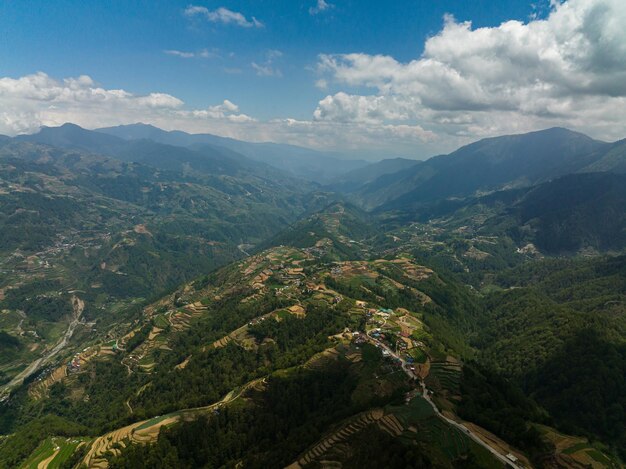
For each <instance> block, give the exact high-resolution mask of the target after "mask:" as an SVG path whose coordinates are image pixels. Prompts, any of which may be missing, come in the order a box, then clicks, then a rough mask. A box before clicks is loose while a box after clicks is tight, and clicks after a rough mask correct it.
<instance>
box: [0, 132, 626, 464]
mask: <svg viewBox="0 0 626 469" xmlns="http://www.w3.org/2000/svg"><path fill="white" fill-rule="evenodd" d="M337 156H338V155H333V154H323V153H319V152H315V151H312V150H306V149H302V148H295V147H290V146H285V145H274V144H251V143H246V142H239V141H236V140H230V139H222V138H219V137H215V136H211V135H192V134H187V133H184V132H165V131H162V130H160V129H157V128H155V127H152V126H145V125H143V124H138V125H131V126H120V127H114V128H108V129H99V130H96V131H93V130H86V129H83V128H81V127H79V126H76V125H73V124H65V125H63V126H61V127H55V128H52V127H47V128H42V129H41V131H40V132H38V133H35V134H32V135H21V136H18V137H14V138H2V139H0V233H1V235H0V237H1V238H0V241H1V243H0V254H1V255H2V262H1V264H0V270H1V273H2V277H0V309H1V310H2V316H0V326H1V327H2V333H1V334H0V351H1V352H2V354H1V358H0V373H1V374H0V382H1V385H2V394H3V396H4V397H3V401H2V403H0V429H1V430H2V432H3V433H4V434H6V435H7V436H6V437H5V438H3V439H2V441H0V467H17V466H20V465H22V464H25V465H29V464H34V463H35V462H36V463H37V464H39V462H41V460H43V459H45V458H43V456H44V455H46V457H52V458H53V459H54V458H56V457H57V456H58V455H56V456H55V455H53V452H54V448H55V446H53V445H60V447H63V448H64V453H62V457H61V456H58V457H59V458H60V459H59V460H58V461H61V459H62V461H61V462H62V463H63V464H66V466H65V467H79V465H80V464H81V463H84V464H86V465H87V467H104V466H110V467H141V466H142V464H144V462H145V461H152V462H151V463H150V464H152V465H155V467H160V466H159V464H162V463H161V462H159V461H164V460H167V461H169V463H168V464H170V466H169V467H186V466H185V465H187V466H189V465H191V466H193V465H194V464H196V465H197V464H205V465H216V466H221V465H228V464H231V463H232V464H234V463H235V462H236V461H246V462H247V464H249V465H252V466H254V465H255V464H257V465H260V467H283V466H285V465H288V464H291V463H293V462H294V461H296V462H297V464H299V465H300V466H304V467H307V465H310V467H314V466H315V465H316V464H321V463H322V462H323V461H333V464H335V465H342V467H343V466H345V467H353V466H351V465H353V464H357V463H356V462H355V461H357V460H358V461H359V462H358V464H361V466H362V465H363V464H366V463H363V462H362V459H359V458H361V456H358V457H357V455H365V454H369V453H368V451H369V450H368V448H369V447H370V446H371V445H373V444H376V445H378V444H379V443H380V446H376V448H377V450H376V455H374V456H371V458H377V457H380V458H383V459H385V460H393V458H397V457H399V456H398V455H401V457H402V461H405V460H406V461H412V463H414V464H418V462H419V464H418V465H419V466H420V467H421V466H428V465H431V466H433V467H446V468H452V467H458V466H459V465H461V464H468V465H469V467H496V466H497V465H498V464H500V465H501V464H502V463H503V461H511V462H512V461H513V460H512V459H508V460H507V459H506V458H507V457H508V456H507V453H508V454H510V455H513V456H514V458H516V459H515V460H517V461H518V463H519V465H516V466H515V467H521V464H523V465H525V466H532V467H555V466H554V465H553V464H554V462H555V461H556V462H557V463H558V464H560V465H561V466H565V467H578V466H577V465H584V464H587V463H589V461H602V464H603V466H602V467H619V466H620V465H621V459H620V458H623V457H624V455H625V454H626V440H625V437H626V434H625V433H624V431H623V429H624V427H625V425H624V424H625V422H626V421H625V420H624V418H623V415H625V414H624V413H623V412H622V410H623V409H625V408H626V402H624V401H623V396H624V394H625V391H626V390H625V389H624V384H623V383H624V382H625V380H624V378H625V377H626V349H625V348H624V340H623V337H624V336H625V334H626V309H625V308H626V277H624V272H625V271H624V268H623V267H624V253H625V252H626V143H625V142H624V141H618V142H614V143H606V142H601V141H597V140H594V139H591V138H589V137H587V136H585V135H583V134H580V133H577V132H572V131H569V130H567V129H563V128H551V129H547V130H542V131H537V132H532V133H528V134H522V135H512V136H502V137H495V138H489V139H485V140H481V141H478V142H475V143H473V144H470V145H467V146H464V147H462V148H460V149H458V150H456V151H455V152H453V153H451V154H449V155H439V156H435V157H433V158H430V159H428V160H425V161H414V160H408V159H402V158H390V159H386V160H381V161H379V162H375V163H367V162H365V161H358V160H344V159H339V158H338V157H337ZM287 162H288V164H287ZM347 330H349V331H350V332H349V333H348V332H346V331H347ZM401 344H404V345H401ZM386 347H387V348H386ZM396 350H397V351H396ZM566 357H567V358H566ZM572 363H575V364H578V365H579V366H580V368H579V369H578V371H577V372H576V373H570V371H569V370H570V369H571V368H572V366H571V364H572ZM601 363H603V365H602V366H600V364H601ZM411 366H413V368H411ZM599 383H604V384H602V386H605V388H606V389H603V392H602V393H600V394H599V393H598V392H599V391H598V386H600V384H599ZM607 383H608V384H607ZM422 385H423V386H425V389H428V391H426V392H425V393H424V391H423V389H422V387H421V386H422ZM112 389H114V391H111V390H112ZM485 396H487V398H485ZM561 399H562V400H561ZM567 406H569V407H567ZM303 409H304V410H303ZM439 412H445V414H439ZM294 415H299V416H300V415H304V416H305V417H304V418H300V417H299V420H297V421H296V420H294V419H293V418H292V416H294ZM441 415H444V416H450V418H451V421H452V422H454V421H458V422H461V424H459V425H464V426H461V427H457V426H455V424H453V423H451V421H449V420H446V419H445V418H442V417H441ZM446 418H448V417H446ZM163 422H166V423H163ZM128 425H131V426H132V429H129V427H127V426H128ZM274 426H276V429H274ZM166 427H167V429H166ZM278 427H280V428H288V429H290V431H289V432H287V433H281V432H280V431H278V430H277V429H278ZM245 428H247V429H248V431H244V429H245ZM268 429H269V430H268ZM414 429H417V431H414ZM274 430H276V431H274ZM268 431H269V434H271V435H272V436H271V438H270V437H267V435H268ZM160 432H161V435H162V436H161V437H159V438H157V436H158V435H159V433H160ZM486 432H490V433H486ZM242 434H245V435H247V436H246V437H245V438H246V440H245V441H246V445H243V446H241V445H240V443H241V440H240V438H242V437H235V436H233V435H242ZM201 435H212V437H211V441H218V440H219V443H218V444H212V445H208V446H207V441H206V440H204V439H203V438H204V437H202V436H201ZM217 435H222V437H220V438H222V439H219V438H218V437H217ZM223 435H230V436H223ZM480 435H482V438H483V439H482V440H481V436H480ZM485 435H491V436H490V437H489V438H486V437H485ZM214 437H215V438H214ZM268 438H270V439H269V440H268ZM494 441H496V442H497V443H495V444H494ZM81 442H84V443H82V444H81ZM140 442H141V443H142V444H137V443H140ZM373 442H377V443H373ZM381 442H384V444H382V443H381ZM144 444H146V445H145V446H144ZM172 448H176V449H175V450H174V449H172ZM502 448H505V450H503V449H502ZM492 450H493V451H492ZM494 451H495V453H494ZM59 454H61V453H59ZM163 455H165V456H163ZM164 458H167V459H164ZM355 458H356V459H355ZM594 458H595V459H594ZM142 461H143V462H142ZM192 461H195V462H192ZM197 461H201V463H197ZM398 461H399V460H398ZM520 461H522V462H520ZM518 463H515V464H518ZM146 464H147V463H146ZM358 464H357V465H358ZM381 464H382V462H381ZM394 464H395V463H394ZM398 464H399V466H398V467H404V466H403V465H402V464H403V463H401V462H398ZM144 465H145V464H144ZM409 465H410V464H409ZM366 466H367V464H366ZM337 467H339V466H337ZM394 467H395V466H394ZM557 467H558V466H557Z"/></svg>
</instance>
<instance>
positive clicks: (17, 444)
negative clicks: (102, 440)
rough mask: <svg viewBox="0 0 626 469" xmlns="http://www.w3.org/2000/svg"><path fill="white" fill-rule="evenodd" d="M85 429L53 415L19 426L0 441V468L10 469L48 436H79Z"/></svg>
mask: <svg viewBox="0 0 626 469" xmlns="http://www.w3.org/2000/svg"><path fill="white" fill-rule="evenodd" d="M84 431H85V428H84V427H82V426H80V425H77V424H75V423H73V422H71V421H69V420H67V419H64V418H61V417H57V416H55V415H44V416H42V417H38V418H36V419H34V420H31V421H30V422H28V423H25V424H24V425H22V426H20V428H19V429H18V430H17V431H16V432H15V433H13V434H12V435H9V436H7V437H6V438H3V439H2V440H0V468H7V469H12V468H15V467H18V466H19V463H20V462H21V461H22V460H23V459H24V458H26V457H28V455H30V454H31V453H32V452H33V451H34V450H35V448H37V446H38V445H39V443H40V442H41V440H43V439H45V438H46V437H48V436H52V435H59V436H71V435H77V434H81V433H83V432H84Z"/></svg>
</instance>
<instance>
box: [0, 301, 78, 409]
mask: <svg viewBox="0 0 626 469" xmlns="http://www.w3.org/2000/svg"><path fill="white" fill-rule="evenodd" d="M72 305H73V307H74V315H73V318H72V320H71V321H70V324H69V326H68V327H67V330H66V331H65V334H63V337H62V338H61V340H59V342H57V344H56V345H55V346H54V347H53V348H52V349H51V350H50V351H49V352H47V353H46V354H45V355H44V356H43V357H40V358H38V359H37V360H35V361H33V362H31V363H30V364H29V365H28V367H26V369H25V370H23V371H22V372H21V373H19V374H18V375H16V376H15V377H14V378H13V379H12V380H11V381H10V382H9V383H7V384H5V385H4V386H2V387H0V396H5V397H6V396H7V395H8V394H9V393H10V392H11V391H12V390H13V389H14V388H16V387H17V386H19V385H20V384H22V383H23V382H24V380H25V379H26V378H28V377H29V376H30V375H32V374H33V373H35V372H36V371H37V370H39V369H40V368H41V367H43V366H44V365H46V364H47V363H48V362H49V361H50V360H51V359H52V358H54V357H55V356H56V355H57V354H58V353H59V352H60V351H61V350H63V349H64V348H65V346H66V345H67V343H68V341H69V340H70V338H71V337H72V334H74V329H76V326H77V325H78V323H79V322H80V316H81V314H83V309H85V302H84V301H83V300H81V299H80V298H78V297H77V296H73V297H72Z"/></svg>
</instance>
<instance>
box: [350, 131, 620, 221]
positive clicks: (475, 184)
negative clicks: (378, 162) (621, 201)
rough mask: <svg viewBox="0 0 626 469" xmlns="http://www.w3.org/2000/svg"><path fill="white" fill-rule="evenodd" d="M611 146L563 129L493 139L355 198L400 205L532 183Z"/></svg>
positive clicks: (567, 170)
mask: <svg viewBox="0 0 626 469" xmlns="http://www.w3.org/2000/svg"><path fill="white" fill-rule="evenodd" d="M610 147H611V144H607V143H603V142H599V141H596V140H593V139H591V138H589V137H587V136H585V135H583V134H580V133H577V132H572V131H569V130H566V129H561V128H553V129H548V130H543V131H539V132H531V133H528V134H522V135H510V136H503V137H495V138H489V139H484V140H480V141H478V142H475V143H472V144H470V145H467V146H465V147H462V148H460V149H458V150H457V151H455V152H453V153H450V154H449V155H442V156H436V157H434V158H431V159H429V160H426V161H425V162H424V163H422V164H420V165H417V166H415V167H414V168H412V169H411V168H410V169H407V170H405V171H402V172H400V173H397V174H396V175H391V176H390V177H387V178H386V180H381V181H374V182H372V183H371V184H368V185H366V186H365V187H363V188H362V189H360V190H359V191H358V193H357V194H355V198H357V199H358V198H359V197H362V198H363V199H365V201H366V203H367V201H368V200H372V201H374V203H377V204H381V203H382V208H383V209H395V208H403V207H404V208H407V207H411V206H415V205H419V204H421V203H423V202H428V201H433V200H436V199H439V198H447V197H465V196H468V195H472V194H475V193H478V192H485V191H493V190H497V189H501V188H504V187H516V186H517V187H520V186H528V185H532V184H536V183H537V182H541V181H546V180H549V179H551V178H554V177H558V176H562V175H565V174H569V173H574V172H577V171H579V170H581V169H583V168H585V167H588V166H589V165H591V164H592V163H594V162H595V161H597V160H599V159H600V158H601V157H602V155H603V151H606V150H608V149H609V148H610ZM384 177H385V176H383V178H384ZM370 206H371V204H370Z"/></svg>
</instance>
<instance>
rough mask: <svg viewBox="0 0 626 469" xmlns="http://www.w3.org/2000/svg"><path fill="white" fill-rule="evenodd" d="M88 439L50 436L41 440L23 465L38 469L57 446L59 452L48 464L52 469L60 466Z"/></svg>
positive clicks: (27, 468) (28, 468) (26, 467)
mask: <svg viewBox="0 0 626 469" xmlns="http://www.w3.org/2000/svg"><path fill="white" fill-rule="evenodd" d="M86 441H88V439H87V438H63V437H48V438H46V439H45V440H44V441H42V442H41V444H40V445H39V446H38V447H37V449H36V450H35V451H33V453H32V454H31V455H30V457H29V458H28V459H27V460H26V461H25V462H24V463H23V464H22V466H21V467H22V468H24V469H37V466H38V465H39V463H41V462H42V461H45V460H46V459H48V458H49V457H50V456H52V454H53V453H54V451H55V448H56V447H58V448H59V452H58V453H57V455H56V456H55V457H54V459H53V460H52V461H50V464H49V465H48V467H49V468H50V469H55V468H58V467H59V466H60V465H61V464H62V463H63V462H65V461H67V459H69V457H70V456H71V455H72V454H73V453H74V451H75V450H76V448H77V447H78V445H79V444H80V443H81V442H86Z"/></svg>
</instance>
